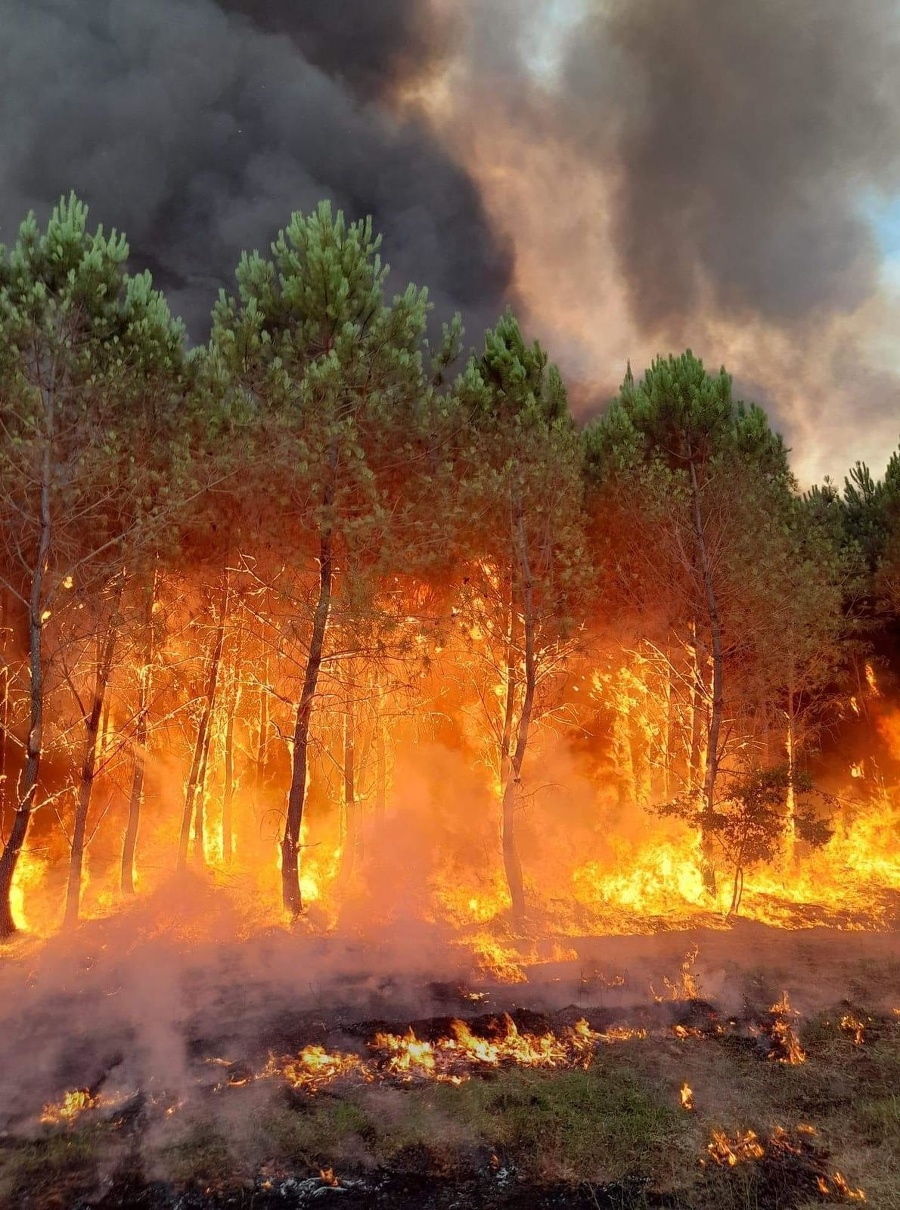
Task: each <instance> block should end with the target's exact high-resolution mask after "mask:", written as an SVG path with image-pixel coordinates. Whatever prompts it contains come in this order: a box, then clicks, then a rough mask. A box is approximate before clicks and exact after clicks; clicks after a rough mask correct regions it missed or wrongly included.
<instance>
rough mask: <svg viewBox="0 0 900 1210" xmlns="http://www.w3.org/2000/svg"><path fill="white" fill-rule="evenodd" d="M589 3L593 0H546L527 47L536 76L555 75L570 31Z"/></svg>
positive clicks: (527, 59) (546, 76)
mask: <svg viewBox="0 0 900 1210" xmlns="http://www.w3.org/2000/svg"><path fill="white" fill-rule="evenodd" d="M589 4H590V0H542V3H541V4H540V5H539V6H538V10H539V11H538V13H537V14H536V16H535V19H534V20H533V21H532V22H531V28H530V30H529V33H528V35H527V37H526V42H525V45H524V47H523V55H524V58H525V62H526V63H527V65H528V66H529V67H530V69H531V70H532V71H533V72H534V74H535V75H536V76H542V77H544V78H545V79H548V78H552V77H553V76H554V75H555V73H556V71H557V70H558V68H559V65H560V59H561V57H562V55H563V53H564V50H565V46H566V40H567V38H568V35H569V34H570V33H571V31H572V30H573V29H574V28H575V26H576V25H577V24H578V22H579V21H580V20H581V18H582V17H583V16H584V14H585V12H586V11H587V9H588V7H589Z"/></svg>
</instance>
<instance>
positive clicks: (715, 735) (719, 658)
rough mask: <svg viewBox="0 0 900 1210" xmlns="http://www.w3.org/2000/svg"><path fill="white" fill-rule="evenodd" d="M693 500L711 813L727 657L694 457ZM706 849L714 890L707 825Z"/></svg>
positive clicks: (707, 875)
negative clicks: (706, 647) (708, 680)
mask: <svg viewBox="0 0 900 1210" xmlns="http://www.w3.org/2000/svg"><path fill="white" fill-rule="evenodd" d="M690 472H691V500H692V503H693V511H694V536H695V538H696V541H697V551H698V554H699V556H700V573H701V576H702V579H703V592H704V596H705V599H706V612H707V618H708V621H709V633H710V639H711V641H712V694H711V700H710V709H709V729H708V731H707V745H706V775H705V777H704V780H703V806H704V810H705V811H706V812H707V814H711V813H712V811H713V809H714V807H715V801H716V779H717V778H718V774H719V760H720V758H721V752H720V750H719V746H720V736H721V731H722V712H723V709H724V701H725V699H724V693H723V677H724V667H725V660H724V655H723V649H722V621H721V618H720V617H719V606H718V602H717V600H716V591H715V584H714V582H713V574H712V567H711V565H710V561H709V549H708V547H707V544H706V529H705V526H704V524H703V516H702V514H701V511H700V488H699V485H698V483H697V468H696V467H695V465H694V462H693V459H692V460H691V463H690ZM703 831H704V835H703V853H704V859H705V863H704V864H705V868H704V871H703V876H704V881H705V882H706V885H707V889H708V890H709V891H710V892H712V893H714V892H715V886H716V874H715V867H714V865H713V860H712V858H713V853H712V844H711V838H710V836H709V834H708V830H707V829H706V828H704V830H703Z"/></svg>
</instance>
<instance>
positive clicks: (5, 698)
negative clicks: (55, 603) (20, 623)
mask: <svg viewBox="0 0 900 1210" xmlns="http://www.w3.org/2000/svg"><path fill="white" fill-rule="evenodd" d="M2 609H3V613H2V618H0V828H2V825H3V822H4V820H5V819H6V808H7V803H8V800H9V795H8V794H7V785H6V761H7V751H6V748H7V743H8V740H9V647H10V642H9V640H10V636H11V627H10V605H9V594H8V593H6V592H3V594H2Z"/></svg>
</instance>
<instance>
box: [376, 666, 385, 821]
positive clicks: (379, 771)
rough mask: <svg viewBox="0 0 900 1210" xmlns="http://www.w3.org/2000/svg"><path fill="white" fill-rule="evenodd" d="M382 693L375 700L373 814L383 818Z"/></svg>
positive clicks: (383, 752)
mask: <svg viewBox="0 0 900 1210" xmlns="http://www.w3.org/2000/svg"><path fill="white" fill-rule="evenodd" d="M382 711H383V695H382V693H381V691H380V690H379V693H378V697H377V700H376V702H375V814H376V815H377V816H378V818H379V819H383V818H384V813H385V810H386V808H387V751H386V745H385V740H384V718H383V714H382Z"/></svg>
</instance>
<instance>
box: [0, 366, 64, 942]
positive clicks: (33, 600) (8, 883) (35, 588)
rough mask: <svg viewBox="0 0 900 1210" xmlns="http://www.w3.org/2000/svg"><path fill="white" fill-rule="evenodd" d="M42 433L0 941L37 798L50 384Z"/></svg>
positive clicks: (0, 859) (8, 927) (0, 884)
mask: <svg viewBox="0 0 900 1210" xmlns="http://www.w3.org/2000/svg"><path fill="white" fill-rule="evenodd" d="M44 402H45V413H46V420H47V431H46V434H45V441H44V451H43V458H42V459H41V504H40V527H39V532H38V549H37V557H36V559H35V562H34V567H33V568H32V570H31V594H30V597H29V601H28V659H29V671H30V674H31V684H30V686H29V719H28V737H27V739H26V741H25V767H24V769H23V771H22V778H21V781H20V792H19V800H18V803H17V804H16V811H15V815H14V816H13V823H12V829H11V831H10V834H9V839H8V840H7V842H6V845H5V847H4V849H3V853H2V855H0V940H2V939H3V938H4V937H11V936H12V934H13V933H14V932H15V931H16V922H15V921H14V920H13V915H12V884H13V878H14V877H15V873H16V866H17V865H18V863H19V857H20V855H21V852H22V849H23V847H24V845H25V838H26V836H27V835H28V826H29V824H30V822H31V814H32V812H33V810H34V803H35V798H36V796H37V786H38V776H39V774H40V769H41V755H42V751H43V727H44V663H43V657H44V652H43V633H44V622H43V612H44V577H45V576H46V574H47V565H48V559H49V555H50V542H51V538H52V533H53V521H52V516H51V508H50V491H51V481H52V471H53V463H52V449H53V441H54V437H55V415H54V388H53V386H52V385H51V387H50V390H49V392H48V393H47V392H45V394H44Z"/></svg>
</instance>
